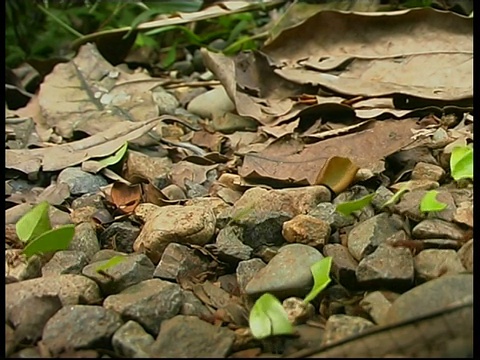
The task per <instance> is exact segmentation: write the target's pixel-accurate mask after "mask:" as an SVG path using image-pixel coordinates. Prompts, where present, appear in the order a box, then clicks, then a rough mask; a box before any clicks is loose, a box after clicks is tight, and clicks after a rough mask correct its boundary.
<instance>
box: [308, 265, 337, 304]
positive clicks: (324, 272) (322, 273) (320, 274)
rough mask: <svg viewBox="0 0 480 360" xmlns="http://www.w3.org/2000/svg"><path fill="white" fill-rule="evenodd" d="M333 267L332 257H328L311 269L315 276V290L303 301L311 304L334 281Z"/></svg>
mask: <svg viewBox="0 0 480 360" xmlns="http://www.w3.org/2000/svg"><path fill="white" fill-rule="evenodd" d="M331 267H332V257H331V256H327V257H326V258H323V259H322V260H320V261H317V262H316V263H315V264H313V265H312V266H311V267H310V270H311V271H312V275H313V288H312V290H310V292H309V293H308V294H307V296H305V299H304V300H303V301H304V302H306V303H309V302H310V301H312V300H313V299H315V297H316V296H317V295H318V294H320V292H321V291H322V290H323V289H325V288H326V287H327V285H328V284H329V283H330V281H332V279H330V268H331Z"/></svg>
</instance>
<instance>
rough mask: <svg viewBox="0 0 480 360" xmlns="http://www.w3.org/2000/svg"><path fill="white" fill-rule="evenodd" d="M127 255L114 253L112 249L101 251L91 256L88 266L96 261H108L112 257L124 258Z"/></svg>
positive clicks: (118, 252)
mask: <svg viewBox="0 0 480 360" xmlns="http://www.w3.org/2000/svg"><path fill="white" fill-rule="evenodd" d="M126 255H127V254H125V253H123V252H120V251H115V250H112V249H102V250H100V251H98V252H96V253H95V255H93V257H92V258H91V259H90V262H89V264H93V263H95V262H98V261H104V260H109V259H111V258H112V257H114V256H126Z"/></svg>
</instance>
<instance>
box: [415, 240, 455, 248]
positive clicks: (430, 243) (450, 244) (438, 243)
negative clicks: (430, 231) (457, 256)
mask: <svg viewBox="0 0 480 360" xmlns="http://www.w3.org/2000/svg"><path fill="white" fill-rule="evenodd" d="M413 241H421V243H422V245H423V248H424V249H447V250H448V249H453V250H458V249H460V247H461V244H460V243H459V242H458V241H457V240H451V239H422V240H413Z"/></svg>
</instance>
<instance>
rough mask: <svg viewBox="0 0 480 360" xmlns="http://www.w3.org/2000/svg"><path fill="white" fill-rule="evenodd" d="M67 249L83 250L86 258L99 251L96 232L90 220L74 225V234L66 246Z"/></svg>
mask: <svg viewBox="0 0 480 360" xmlns="http://www.w3.org/2000/svg"><path fill="white" fill-rule="evenodd" d="M68 250H77V251H83V252H84V253H85V255H86V256H87V259H91V258H92V256H93V255H95V254H96V253H97V252H98V251H100V243H99V242H98V238H97V232H96V231H95V228H94V227H93V225H92V224H91V223H90V222H84V223H80V224H78V225H77V226H75V235H74V236H73V239H72V241H71V242H70V244H69V246H68Z"/></svg>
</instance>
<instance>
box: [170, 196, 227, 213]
mask: <svg viewBox="0 0 480 360" xmlns="http://www.w3.org/2000/svg"><path fill="white" fill-rule="evenodd" d="M162 191H163V190H162ZM184 205H185V206H191V205H195V206H202V207H205V206H206V207H209V208H210V209H212V211H213V213H214V214H215V217H218V216H219V214H221V213H222V212H223V211H225V210H228V209H231V208H232V206H231V205H229V204H227V203H226V202H225V201H223V200H222V199H220V198H217V197H197V198H195V199H188V200H187V201H185V204H184Z"/></svg>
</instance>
